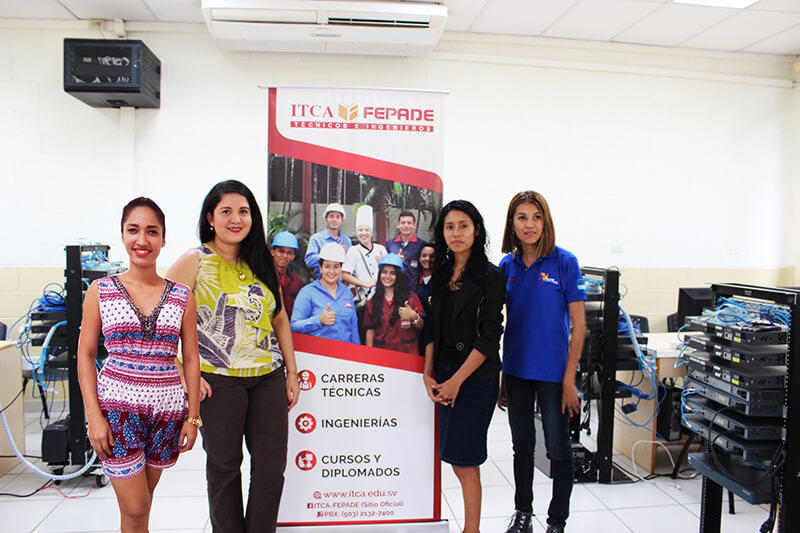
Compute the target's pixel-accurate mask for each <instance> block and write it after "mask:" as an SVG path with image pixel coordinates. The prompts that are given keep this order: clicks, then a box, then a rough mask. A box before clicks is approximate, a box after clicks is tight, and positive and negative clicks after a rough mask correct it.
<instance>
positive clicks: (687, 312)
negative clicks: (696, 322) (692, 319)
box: [678, 287, 714, 326]
mask: <svg viewBox="0 0 800 533" xmlns="http://www.w3.org/2000/svg"><path fill="white" fill-rule="evenodd" d="M704 307H708V308H713V307H714V299H713V296H712V295H711V289H709V288H708V287H681V288H679V289H678V324H679V326H682V325H683V324H684V321H685V319H686V317H687V316H697V315H699V314H701V313H702V312H703V308H704Z"/></svg>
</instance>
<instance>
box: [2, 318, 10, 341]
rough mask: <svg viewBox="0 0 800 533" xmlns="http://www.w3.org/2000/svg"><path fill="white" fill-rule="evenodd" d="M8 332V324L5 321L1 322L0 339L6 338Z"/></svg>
mask: <svg viewBox="0 0 800 533" xmlns="http://www.w3.org/2000/svg"><path fill="white" fill-rule="evenodd" d="M7 332H8V326H6V324H5V322H0V341H4V340H6V333H7Z"/></svg>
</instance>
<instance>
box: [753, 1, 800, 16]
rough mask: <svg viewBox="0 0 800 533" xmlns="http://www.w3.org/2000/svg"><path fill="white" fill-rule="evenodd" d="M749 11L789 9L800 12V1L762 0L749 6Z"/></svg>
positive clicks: (792, 11)
mask: <svg viewBox="0 0 800 533" xmlns="http://www.w3.org/2000/svg"><path fill="white" fill-rule="evenodd" d="M747 9H748V10H749V11H788V12H790V13H800V2H798V1H797V0H761V1H760V2H757V3H755V4H753V5H752V6H750V7H748V8H747Z"/></svg>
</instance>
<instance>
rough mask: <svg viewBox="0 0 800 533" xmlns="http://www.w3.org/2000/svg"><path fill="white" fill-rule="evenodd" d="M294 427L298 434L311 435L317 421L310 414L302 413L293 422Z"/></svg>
mask: <svg viewBox="0 0 800 533" xmlns="http://www.w3.org/2000/svg"><path fill="white" fill-rule="evenodd" d="M294 427H296V428H297V431H299V432H300V433H311V432H312V431H314V430H315V429H317V419H316V418H314V415H312V414H310V413H303V414H301V415H299V416H298V417H297V419H296V420H295V421H294Z"/></svg>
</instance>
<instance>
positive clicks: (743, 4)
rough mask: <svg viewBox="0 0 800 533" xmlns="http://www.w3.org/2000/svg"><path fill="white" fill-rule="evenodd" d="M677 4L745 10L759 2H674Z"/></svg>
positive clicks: (699, 0) (743, 0)
mask: <svg viewBox="0 0 800 533" xmlns="http://www.w3.org/2000/svg"><path fill="white" fill-rule="evenodd" d="M672 2H673V3H675V4H692V5H695V6H710V7H732V8H734V9H744V8H746V7H750V6H752V5H753V4H755V3H756V2H758V0H672Z"/></svg>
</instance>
